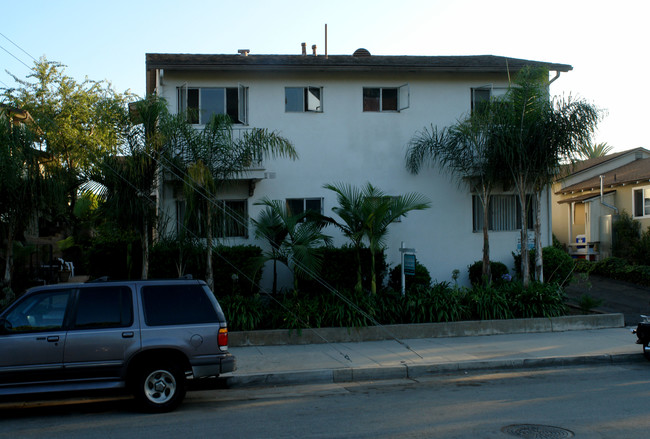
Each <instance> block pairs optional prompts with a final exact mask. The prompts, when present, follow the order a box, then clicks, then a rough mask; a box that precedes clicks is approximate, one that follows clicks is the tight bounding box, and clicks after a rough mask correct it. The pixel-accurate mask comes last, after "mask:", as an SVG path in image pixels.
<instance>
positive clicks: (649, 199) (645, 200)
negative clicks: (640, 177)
mask: <svg viewBox="0 0 650 439" xmlns="http://www.w3.org/2000/svg"><path fill="white" fill-rule="evenodd" d="M637 193H641V198H640V199H641V201H642V206H641V209H642V214H641V215H639V214H638V206H637V203H638V200H637ZM646 193H647V195H646ZM632 213H633V218H650V186H640V187H635V188H633V189H632Z"/></svg>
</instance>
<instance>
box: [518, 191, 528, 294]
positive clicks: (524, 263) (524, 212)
mask: <svg viewBox="0 0 650 439" xmlns="http://www.w3.org/2000/svg"><path fill="white" fill-rule="evenodd" d="M519 200H520V201H521V202H520V203H519V204H520V205H521V206H520V208H521V211H520V213H521V280H522V283H523V285H524V288H528V284H529V282H530V267H529V263H528V209H527V208H526V191H525V188H524V186H523V184H522V183H521V182H520V184H519Z"/></svg>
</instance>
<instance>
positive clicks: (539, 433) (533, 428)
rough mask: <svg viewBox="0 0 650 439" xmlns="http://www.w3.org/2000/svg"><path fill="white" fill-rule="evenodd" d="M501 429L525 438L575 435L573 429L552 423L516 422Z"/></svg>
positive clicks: (536, 438) (561, 438) (558, 437)
mask: <svg viewBox="0 0 650 439" xmlns="http://www.w3.org/2000/svg"><path fill="white" fill-rule="evenodd" d="M501 431H502V432H504V433H507V434H509V435H511V436H517V437H522V438H524V439H563V438H568V437H573V436H574V434H573V432H572V431H569V430H565V429H564V428H559V427H551V426H550V425H535V424H515V425H508V426H507V427H503V428H502V429H501Z"/></svg>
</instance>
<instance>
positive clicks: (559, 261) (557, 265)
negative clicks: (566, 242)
mask: <svg viewBox="0 0 650 439" xmlns="http://www.w3.org/2000/svg"><path fill="white" fill-rule="evenodd" d="M542 260H543V263H544V281H545V282H549V283H553V282H555V283H559V284H560V285H566V284H568V283H569V281H570V280H571V275H572V273H573V271H574V269H575V263H574V261H573V258H572V257H571V256H570V255H569V254H568V253H567V252H565V251H564V250H562V249H558V248H556V247H544V248H543V249H542Z"/></svg>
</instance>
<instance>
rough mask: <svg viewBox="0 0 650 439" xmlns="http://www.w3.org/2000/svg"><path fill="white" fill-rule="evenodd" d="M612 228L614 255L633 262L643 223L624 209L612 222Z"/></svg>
mask: <svg viewBox="0 0 650 439" xmlns="http://www.w3.org/2000/svg"><path fill="white" fill-rule="evenodd" d="M612 230H613V232H614V239H613V242H612V255H613V256H614V257H618V258H626V259H628V260H629V261H630V262H632V261H633V260H634V254H635V251H636V247H637V246H638V243H639V239H640V236H641V223H639V222H638V221H637V220H635V219H634V218H632V216H631V215H630V214H628V213H627V212H625V211H623V212H622V213H621V215H620V216H619V218H618V219H617V220H616V221H614V223H613V224H612Z"/></svg>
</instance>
